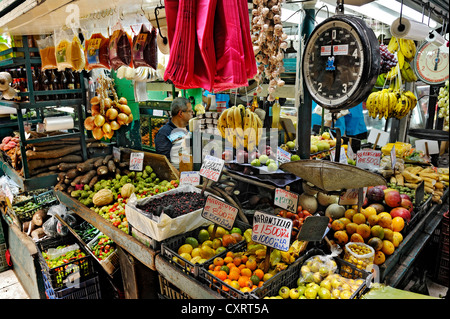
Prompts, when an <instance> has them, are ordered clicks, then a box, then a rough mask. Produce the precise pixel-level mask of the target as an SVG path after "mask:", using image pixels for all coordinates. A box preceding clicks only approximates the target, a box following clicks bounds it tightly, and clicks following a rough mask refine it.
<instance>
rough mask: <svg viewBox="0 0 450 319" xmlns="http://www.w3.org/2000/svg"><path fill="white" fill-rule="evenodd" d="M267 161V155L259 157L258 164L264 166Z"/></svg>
mask: <svg viewBox="0 0 450 319" xmlns="http://www.w3.org/2000/svg"><path fill="white" fill-rule="evenodd" d="M268 160H269V156H267V155H261V156H260V157H259V162H260V163H261V164H266V162H267V161H268Z"/></svg>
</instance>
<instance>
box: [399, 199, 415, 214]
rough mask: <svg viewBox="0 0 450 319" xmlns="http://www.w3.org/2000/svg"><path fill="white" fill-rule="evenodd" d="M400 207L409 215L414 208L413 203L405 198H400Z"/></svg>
mask: <svg viewBox="0 0 450 319" xmlns="http://www.w3.org/2000/svg"><path fill="white" fill-rule="evenodd" d="M400 206H402V207H404V208H406V209H407V210H408V211H409V212H410V213H411V212H412V210H413V208H414V206H413V203H412V202H411V201H410V200H409V199H406V198H402V202H401V203H400Z"/></svg>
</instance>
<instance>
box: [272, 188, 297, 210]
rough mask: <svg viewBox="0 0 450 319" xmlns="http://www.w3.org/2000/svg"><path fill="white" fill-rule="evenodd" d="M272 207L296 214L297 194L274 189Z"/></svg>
mask: <svg viewBox="0 0 450 319" xmlns="http://www.w3.org/2000/svg"><path fill="white" fill-rule="evenodd" d="M274 205H276V206H278V207H281V208H284V209H286V210H288V211H290V212H293V213H296V212H297V206H298V194H296V193H293V192H289V191H287V190H285V189H282V188H275V198H274Z"/></svg>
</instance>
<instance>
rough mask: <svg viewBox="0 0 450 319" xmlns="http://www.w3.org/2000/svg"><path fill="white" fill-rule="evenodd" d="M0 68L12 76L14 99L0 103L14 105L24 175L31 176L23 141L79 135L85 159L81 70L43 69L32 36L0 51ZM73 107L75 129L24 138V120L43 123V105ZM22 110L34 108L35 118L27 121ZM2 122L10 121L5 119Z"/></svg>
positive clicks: (28, 122) (23, 38)
mask: <svg viewBox="0 0 450 319" xmlns="http://www.w3.org/2000/svg"><path fill="white" fill-rule="evenodd" d="M0 58H1V59H0V70H1V71H6V72H9V73H10V74H11V76H12V78H13V83H12V84H11V85H12V87H13V88H14V89H15V90H16V93H17V95H16V96H15V97H14V99H13V100H5V99H0V106H2V105H3V106H9V107H14V108H16V110H17V122H16V123H17V126H18V128H19V135H20V140H21V143H20V147H21V154H22V163H23V171H24V172H23V173H24V178H25V179H28V178H29V177H30V174H29V170H28V165H27V160H26V145H27V144H33V143H39V142H44V141H52V140H57V139H61V138H69V137H80V141H81V144H82V157H83V159H87V152H86V142H85V134H84V128H83V105H85V100H86V92H85V90H84V77H83V73H82V72H81V73H77V72H73V71H72V70H70V69H66V70H64V71H58V70H42V69H41V59H40V57H39V49H38V48H37V47H36V46H35V44H34V41H33V38H32V37H28V36H23V37H22V41H21V42H20V45H19V46H16V47H13V48H10V49H7V50H4V51H1V52H0ZM63 106H67V107H72V108H74V113H75V116H76V120H75V126H76V129H75V130H71V131H70V132H69V133H67V134H64V135H56V136H49V137H43V138H39V139H33V140H27V138H26V134H25V133H26V132H25V123H26V124H30V123H31V124H36V123H42V122H43V118H44V116H45V115H44V110H45V109H50V108H52V109H54V108H57V107H63ZM22 110H26V111H27V112H30V111H33V110H35V111H36V118H35V119H33V120H31V121H28V120H27V119H26V118H24V115H23V113H22ZM5 125H9V126H10V125H11V123H7V124H5Z"/></svg>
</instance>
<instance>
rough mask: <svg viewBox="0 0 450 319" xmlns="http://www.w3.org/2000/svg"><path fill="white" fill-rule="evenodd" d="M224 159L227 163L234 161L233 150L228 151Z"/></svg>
mask: <svg viewBox="0 0 450 319" xmlns="http://www.w3.org/2000/svg"><path fill="white" fill-rule="evenodd" d="M222 159H223V160H224V161H226V162H229V161H232V160H233V151H231V150H226V151H224V152H223V153H222Z"/></svg>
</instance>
